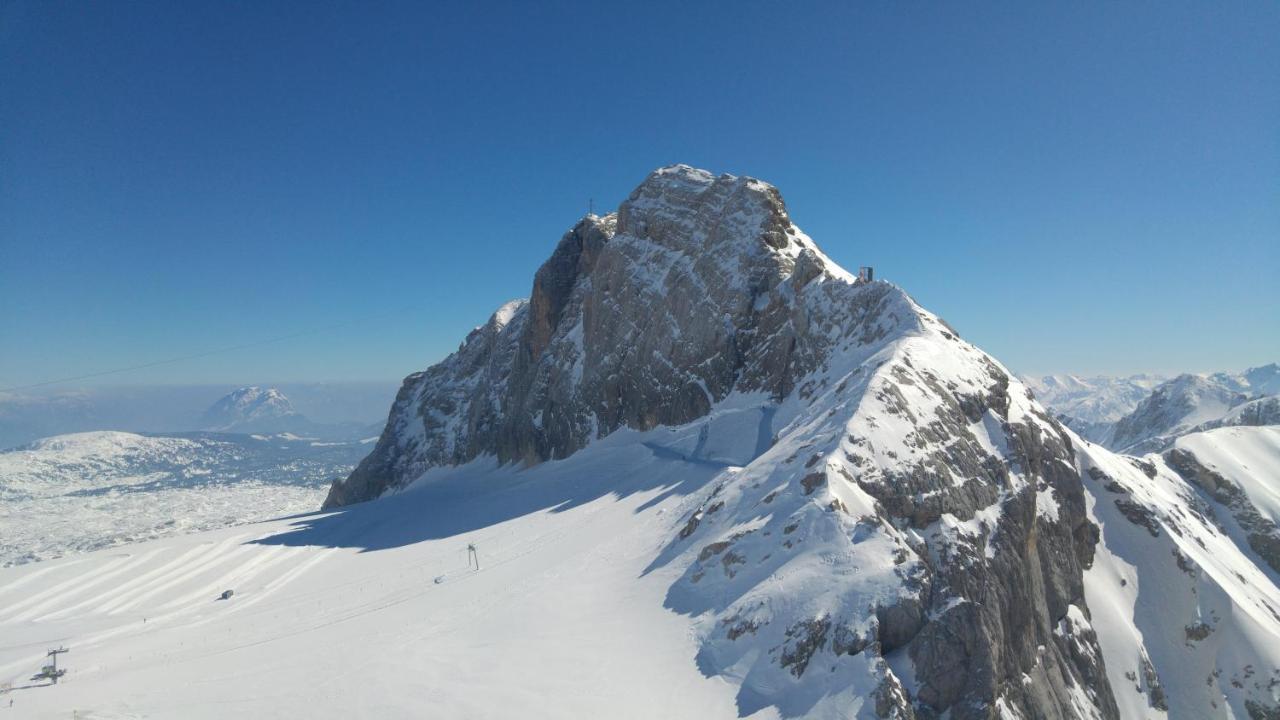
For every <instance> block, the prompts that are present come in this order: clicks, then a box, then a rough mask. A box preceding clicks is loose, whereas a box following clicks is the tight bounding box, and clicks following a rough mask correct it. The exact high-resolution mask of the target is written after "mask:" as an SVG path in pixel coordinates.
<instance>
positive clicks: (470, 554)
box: [467, 543, 480, 570]
mask: <svg viewBox="0 0 1280 720" xmlns="http://www.w3.org/2000/svg"><path fill="white" fill-rule="evenodd" d="M473 561H474V562H475V568H476V570H479V569H480V553H479V552H478V551H477V550H476V545H475V543H467V567H471V563H472V562H473Z"/></svg>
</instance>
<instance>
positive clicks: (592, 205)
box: [587, 198, 596, 215]
mask: <svg viewBox="0 0 1280 720" xmlns="http://www.w3.org/2000/svg"><path fill="white" fill-rule="evenodd" d="M587 214H588V215H595V214H596V199H595V198H587Z"/></svg>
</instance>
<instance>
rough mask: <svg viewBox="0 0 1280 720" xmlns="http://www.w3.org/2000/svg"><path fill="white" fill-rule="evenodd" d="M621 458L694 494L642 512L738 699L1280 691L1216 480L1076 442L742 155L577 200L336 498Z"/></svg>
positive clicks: (1264, 615) (1149, 706)
mask: <svg viewBox="0 0 1280 720" xmlns="http://www.w3.org/2000/svg"><path fill="white" fill-rule="evenodd" d="M637 452H643V453H645V454H648V453H652V454H653V455H654V456H655V457H657V458H662V459H664V460H665V464H664V465H663V467H665V468H666V470H664V471H663V472H665V473H666V476H664V477H658V478H654V479H653V481H654V482H655V483H660V484H661V485H662V486H664V487H667V488H668V490H667V493H668V494H683V495H686V496H687V497H686V498H685V500H684V501H683V502H682V503H681V504H680V506H679V507H680V510H679V512H678V513H672V514H662V511H660V510H651V509H650V510H646V508H650V506H651V503H646V504H645V505H643V506H641V507H640V508H639V509H638V510H637V511H636V512H637V513H638V515H637V520H636V522H637V523H647V525H645V527H652V528H655V529H654V530H653V532H656V533H659V536H660V537H661V540H660V545H659V547H658V549H657V550H656V551H655V555H654V557H653V559H652V563H651V565H650V567H649V570H647V571H646V575H647V574H648V573H650V572H658V571H663V572H666V573H672V574H673V581H672V582H671V585H670V587H669V589H668V591H667V593H666V599H665V605H666V607H667V608H668V609H670V610H672V611H674V612H676V613H678V614H681V615H684V616H687V617H688V618H690V622H692V624H693V626H694V628H695V634H696V637H697V644H698V650H697V652H696V657H693V658H690V661H691V662H696V665H697V668H698V670H700V671H701V672H702V674H703V675H705V676H709V677H719V678H722V679H724V680H725V681H727V682H730V683H732V684H734V686H735V687H737V688H738V690H737V705H738V710H739V712H740V714H741V715H743V716H745V715H749V714H751V713H754V712H756V711H757V710H762V709H765V708H770V707H772V708H776V710H777V712H778V714H780V715H781V716H782V717H788V718H790V717H799V716H805V717H808V716H813V717H819V716H820V717H828V716H841V717H868V718H870V717H879V718H929V719H932V718H940V717H947V718H951V719H952V720H962V719H967V718H994V717H1025V718H1032V717H1036V718H1118V717H1126V718H1128V717H1149V716H1150V717H1164V716H1166V714H1167V715H1168V716H1169V717H1187V718H1191V717H1227V716H1228V715H1227V714H1226V713H1228V712H1231V713H1234V714H1235V715H1234V716H1235V717H1249V716H1253V717H1270V715H1257V714H1256V713H1268V712H1270V713H1274V712H1277V711H1276V710H1275V709H1274V708H1275V707H1276V706H1277V704H1280V703H1277V700H1276V697H1275V695H1274V688H1275V687H1276V684H1277V683H1280V670H1277V671H1276V672H1275V673H1273V672H1272V669H1273V668H1280V663H1278V662H1277V660H1278V659H1280V657H1277V656H1278V654H1280V651H1277V650H1276V648H1277V647H1280V644H1277V642H1276V640H1280V591H1277V589H1276V586H1275V582H1274V577H1273V576H1272V575H1271V574H1269V573H1270V571H1269V569H1263V568H1260V567H1258V565H1257V564H1256V563H1255V561H1254V557H1256V556H1254V555H1251V554H1250V553H1251V552H1252V551H1250V550H1248V549H1247V548H1243V547H1242V546H1241V545H1240V544H1239V543H1238V542H1236V541H1235V540H1233V539H1232V538H1231V537H1230V536H1228V535H1227V534H1224V533H1223V532H1222V531H1221V530H1220V529H1219V528H1218V526H1217V525H1216V524H1215V523H1216V521H1215V520H1214V519H1213V517H1214V516H1213V513H1214V510H1213V508H1212V507H1211V505H1210V503H1209V502H1207V501H1206V500H1204V499H1203V498H1202V497H1201V496H1200V495H1198V494H1197V491H1196V490H1195V489H1194V487H1193V486H1192V485H1191V484H1190V483H1189V482H1188V481H1186V480H1185V479H1184V478H1182V477H1181V476H1180V475H1179V474H1178V472H1177V471H1176V470H1175V469H1173V468H1171V467H1169V466H1168V465H1167V464H1166V463H1165V462H1164V460H1163V459H1162V458H1160V457H1159V456H1150V457H1149V458H1148V459H1144V460H1141V461H1139V460H1137V459H1132V458H1122V457H1120V456H1116V455H1114V454H1112V453H1110V452H1108V451H1107V450H1105V449H1103V448H1100V447H1097V446H1094V445H1091V444H1089V443H1087V442H1085V441H1082V440H1080V439H1079V438H1078V437H1077V436H1076V435H1074V434H1073V433H1072V432H1071V431H1070V430H1068V429H1066V428H1064V427H1063V426H1062V425H1061V424H1060V423H1059V422H1058V421H1057V420H1056V419H1054V418H1053V417H1052V416H1051V415H1050V414H1049V413H1047V412H1046V411H1045V410H1044V409H1043V408H1042V407H1041V406H1040V405H1039V404H1038V403H1037V402H1036V401H1035V399H1034V397H1033V395H1032V393H1031V392H1030V391H1029V389H1028V388H1027V387H1026V386H1024V385H1023V384H1022V382H1021V381H1020V380H1019V379H1018V378H1016V377H1015V376H1013V375H1012V374H1011V373H1009V372H1008V371H1007V370H1006V369H1005V368H1004V367H1003V366H1002V365H1001V364H1000V363H998V362H997V361H995V360H994V359H993V358H991V357H990V356H988V355H987V354H985V353H983V352H982V351H981V350H979V349H978V348H976V347H974V346H973V345H971V344H969V343H967V342H965V341H964V340H963V339H961V338H960V337H959V336H958V334H957V333H956V331H955V330H953V329H952V328H951V327H949V326H948V325H947V324H946V323H945V322H943V321H942V320H941V319H939V318H938V317H937V316H935V315H933V314H932V313H930V312H928V311H926V310H924V309H923V308H921V307H920V306H919V305H917V304H916V303H915V302H914V301H913V300H912V299H911V298H910V297H909V296H908V295H907V293H906V292H904V291H903V290H902V289H900V288H898V287H896V286H894V285H892V284H890V283H888V282H884V281H865V280H862V279H855V278H854V277H853V276H851V275H850V274H849V273H847V272H846V271H844V270H843V269H841V268H840V267H838V266H837V265H836V264H835V263H833V262H832V261H831V260H830V259H829V258H827V257H826V256H825V255H824V254H823V253H822V252H821V251H820V250H819V249H818V247H817V246H816V245H815V244H814V243H813V241H812V240H810V239H809V237H808V236H806V235H805V234H804V233H803V232H801V231H800V230H799V229H798V228H797V227H796V226H795V225H794V224H793V223H792V221H791V219H790V217H789V215H788V213H787V210H786V207H785V205H784V203H783V201H782V197H781V195H780V194H779V193H778V191H777V190H776V189H775V188H774V187H773V186H771V185H769V184H767V183H764V182H761V181H759V180H755V179H752V178H747V177H735V176H732V175H720V176H716V175H713V174H711V173H708V172H706V171H703V170H697V169H694V168H691V167H688V166H684V165H677V166H673V167H667V168H662V169H659V170H657V171H655V172H653V173H652V174H651V175H650V176H649V177H648V178H646V179H645V181H644V182H643V183H642V184H641V185H640V186H639V187H638V188H636V190H635V191H634V192H632V193H631V195H630V197H628V198H627V200H626V201H625V202H623V203H622V205H621V206H620V207H619V208H618V211H617V212H616V213H615V214H610V215H605V216H603V217H596V216H587V217H586V218H583V219H582V220H581V221H579V222H578V223H577V224H576V225H575V226H574V227H573V228H572V229H571V230H570V231H569V232H568V233H566V234H565V235H564V237H563V238H562V239H561V240H560V243H559V244H558V246H557V247H556V249H555V251H554V252H553V253H552V255H551V257H550V258H549V259H548V260H547V261H546V263H544V264H543V266H542V267H541V268H540V269H539V270H538V272H537V274H536V275H535V277H534V282H533V291H532V294H531V296H530V298H529V299H528V300H517V301H514V302H511V303H508V304H506V305H504V306H503V307H502V308H500V309H499V310H498V311H497V312H496V313H495V314H494V315H493V316H492V317H491V318H490V319H489V321H488V322H487V323H485V324H484V325H482V326H481V327H479V328H476V329H475V330H474V331H472V332H471V333H470V335H468V337H467V338H466V340H465V342H464V343H463V344H462V346H461V347H460V348H459V350H458V351H457V352H456V353H454V354H453V355H450V356H449V357H448V358H446V359H445V360H444V361H442V362H441V363H439V364H437V365H435V366H433V367H431V368H429V369H427V370H426V371H424V372H421V373H416V374H414V375H411V376H409V377H408V378H407V379H406V380H405V382H404V385H403V387H402V388H401V390H400V393H399V395H398V397H397V398H396V400H395V403H394V404H393V406H392V408H391V412H390V417H389V418H388V421H387V425H386V429H385V430H384V431H383V433H382V436H381V438H380V439H379V441H378V444H377V446H376V448H375V449H374V451H373V452H372V454H370V456H369V457H367V458H366V459H365V460H364V461H363V462H362V463H361V464H360V466H359V467H358V468H357V469H356V470H355V471H354V472H353V473H352V474H351V476H350V477H348V478H347V479H345V480H343V481H338V482H335V483H334V485H333V487H332V489H331V490H330V493H329V496H328V498H327V500H326V502H325V508H327V509H331V508H337V507H340V506H343V505H347V504H350V503H356V502H360V501H364V500H371V499H374V498H379V497H382V496H386V495H393V494H395V493H397V492H399V491H401V490H405V489H407V488H409V487H410V486H411V485H422V486H423V487H427V486H432V485H437V484H439V483H442V482H445V481H448V480H450V479H451V478H452V477H455V476H456V477H462V478H467V479H468V480H469V481H471V482H474V483H476V485H475V487H476V488H477V489H483V488H490V487H492V486H491V485H489V484H487V482H486V481H485V480H484V478H485V477H487V476H488V475H487V474H494V473H498V472H499V471H500V470H501V471H502V472H506V471H507V470H508V469H510V468H512V467H526V468H527V467H531V466H539V468H538V470H539V472H538V475H539V476H541V477H544V478H545V477H546V475H547V474H548V473H552V472H554V468H551V469H548V468H547V467H546V466H547V465H552V466H554V465H555V463H550V462H548V461H561V460H563V461H564V462H563V467H564V468H565V472H569V471H570V469H571V468H573V467H576V466H586V467H589V468H593V469H594V472H605V473H608V472H611V471H610V470H609V468H617V469H618V471H619V474H620V475H621V474H622V473H623V469H624V468H625V467H626V463H628V462H635V460H634V458H635V457H636V455H635V453H637ZM458 466H465V467H461V468H460V467H458ZM495 466H496V469H495ZM501 466H506V467H505V468H503V467H501ZM698 473H701V475H699V474H698ZM494 477H496V475H494ZM708 477H709V479H707V478H708ZM693 478H701V479H700V480H697V481H695V480H694V479H693ZM618 492H623V490H622V488H621V486H620V487H619V490H618ZM442 496H443V497H445V498H448V497H449V495H448V493H442ZM408 500H409V499H408V496H407V495H406V502H408ZM386 502H396V498H394V497H392V498H388V499H387V501H386ZM654 502H657V501H656V500H655V501H654ZM646 513H647V514H646ZM672 515H676V516H675V517H672ZM1140 588H1141V589H1140ZM1149 588H1154V590H1155V594H1153V592H1152V590H1151V589H1149ZM1184 628H1186V630H1185V634H1184ZM1210 638H1211V639H1210ZM1268 638H1269V640H1268ZM1228 647H1229V648H1230V650H1228V649H1227V648H1228ZM1273 675H1275V677H1274V678H1273Z"/></svg>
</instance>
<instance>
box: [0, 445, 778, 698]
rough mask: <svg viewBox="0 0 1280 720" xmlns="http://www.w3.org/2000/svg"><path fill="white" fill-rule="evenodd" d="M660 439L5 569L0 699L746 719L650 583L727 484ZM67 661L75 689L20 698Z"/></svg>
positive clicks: (660, 583) (67, 681)
mask: <svg viewBox="0 0 1280 720" xmlns="http://www.w3.org/2000/svg"><path fill="white" fill-rule="evenodd" d="M657 439H660V438H658V436H656V435H652V434H651V435H649V436H637V435H635V434H634V433H630V432H620V433H615V434H614V436H611V437H610V438H608V439H606V440H604V441H601V442H599V443H596V444H594V445H593V446H592V447H591V448H588V449H587V450H584V451H582V452H580V453H577V454H575V455H574V456H572V457H570V458H568V459H566V460H563V461H558V462H552V463H546V464H544V465H542V466H539V467H536V468H533V469H529V470H525V471H516V470H513V469H512V468H496V467H495V466H494V465H493V464H492V462H491V461H486V460H480V461H476V462H474V463H472V464H470V465H468V466H465V467H460V468H449V469H444V470H436V471H432V472H431V473H429V474H428V477H426V478H424V479H423V481H422V482H421V483H420V484H419V485H418V486H415V487H414V488H412V489H410V490H407V491H405V492H403V493H400V494H399V495H397V496H396V497H395V498H390V499H387V500H383V501H378V502H374V503H366V504H364V505H360V506H356V507H353V508H350V509H347V510H346V511H344V512H342V513H338V514H329V515H325V514H315V515H309V516H304V517H300V518H294V519H282V520H274V521H269V522H265V523H260V524H255V525H249V526H243V527H237V528H228V529H224V530H219V531H213V532H207V533H200V534H195V535H188V536H185V537H178V538H168V539H164V540H159V541H154V542H148V543H142V544H136V545H131V546H128V547H125V548H113V549H110V550H105V551H100V552H95V553H91V554H88V555H84V556H80V557H76V558H67V559H63V560H55V561H49V562H44V563H38V564H32V565H26V566H21V567H16V568H7V569H3V570H0V638H2V640H0V682H4V681H11V682H12V683H13V685H14V686H15V687H19V688H23V689H19V690H16V691H15V692H14V693H13V695H12V696H11V697H13V698H14V699H15V710H16V711H17V713H18V714H17V715H15V717H34V718H65V717H70V716H71V714H72V710H76V711H78V712H79V716H80V717H111V718H142V717H148V718H153V717H155V718H159V717H182V718H225V717H253V718H273V717H279V718H286V717H288V718H292V717H317V718H320V717H324V718H328V717H333V718H337V717H344V718H345V717H378V718H401V717H403V718H416V717H422V716H423V713H424V711H425V710H424V708H429V709H430V711H429V714H430V716H432V717H448V718H488V717H510V716H512V714H513V713H516V712H517V709H518V714H519V715H520V716H521V717H528V718H562V717H619V718H631V717H634V718H642V717H644V718H650V717H672V718H709V717H737V716H738V711H737V709H736V706H735V700H734V696H735V692H736V688H735V686H734V684H733V683H731V682H728V681H726V680H723V679H720V678H707V677H704V676H703V675H702V674H701V673H700V672H699V671H698V669H697V666H696V665H695V664H694V663H693V662H692V658H693V656H694V654H695V652H696V647H697V638H696V634H695V628H694V621H693V619H692V618H690V617H688V616H684V615H680V614H677V613H674V612H671V611H670V610H667V609H664V607H663V596H664V594H665V593H666V592H667V588H668V586H669V585H670V584H671V582H672V580H673V579H674V578H675V577H676V576H677V575H678V574H679V572H680V571H681V568H682V564H680V563H677V564H673V565H671V566H668V567H663V568H656V569H652V570H649V569H647V567H648V565H649V564H650V563H651V562H652V560H653V557H654V556H655V554H657V553H658V552H659V550H660V549H661V547H662V545H664V544H665V543H666V542H667V541H668V540H669V538H670V536H671V531H672V529H673V526H674V525H675V524H676V523H678V522H679V521H680V518H681V515H682V514H683V513H684V511H685V510H686V509H687V508H689V506H690V504H691V503H692V502H693V501H694V500H695V498H694V496H692V495H691V493H692V492H693V491H695V490H697V489H698V488H700V487H702V486H703V485H705V484H706V483H707V482H708V481H709V480H710V479H711V478H712V477H714V476H716V475H717V474H718V473H721V472H723V470H721V469H720V468H718V467H715V466H712V465H706V464H698V463H690V462H686V461H684V460H680V459H676V458H669V457H660V456H659V455H657V454H655V453H654V452H653V451H652V450H650V449H649V448H648V447H646V446H645V445H644V444H642V443H643V442H644V441H647V440H657ZM468 543H474V544H475V545H476V547H477V549H478V553H479V560H480V568H481V569H480V570H478V571H475V570H471V569H468V563H467V554H466V546H467V544H468ZM225 589H233V590H234V591H235V594H234V596H233V597H232V598H231V599H230V600H225V601H223V600H217V599H216V598H217V597H218V595H219V594H220V593H222V591H223V590H225ZM59 643H61V644H64V645H66V646H67V647H69V648H71V653H69V654H68V655H65V656H63V657H62V658H61V659H60V665H63V666H66V667H68V668H69V674H68V675H67V676H66V677H65V678H64V680H63V681H62V682H61V683H60V684H59V685H57V686H56V687H47V686H46V687H31V688H24V687H23V686H26V685H30V684H33V683H31V682H30V681H29V678H30V676H31V675H32V674H33V673H34V672H36V671H37V670H38V669H39V667H40V665H41V664H42V663H43V659H44V651H45V650H46V649H47V648H46V646H47V645H49V646H52V645H57V644H59ZM757 717H776V713H775V712H774V711H772V710H766V711H763V712H761V713H758V714H757Z"/></svg>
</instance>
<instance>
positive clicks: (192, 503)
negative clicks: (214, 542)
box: [0, 431, 370, 565]
mask: <svg viewBox="0 0 1280 720" xmlns="http://www.w3.org/2000/svg"><path fill="white" fill-rule="evenodd" d="M369 447H370V446H369V445H367V444H361V443H358V442H320V441H315V440H310V439H305V438H296V437H293V436H282V435H275V436H267V435H256V436H250V435H225V434H214V433H189V434H184V435H174V436H162V435H139V434H135V433H124V432H108V431H103V432H88V433H76V434H72V435H59V436H57V437H52V438H46V439H44V440H40V441H37V442H35V443H32V444H30V445H28V446H25V447H23V448H18V449H15V450H8V451H4V452H0V528H3V532H0V565H12V564H16V563H23V562H31V561H34V560H46V559H49V558H54V557H59V556H62V555H65V554H69V553H78V552H85V551H88V550H95V549H98V548H102V547H109V546H112V545H119V544H122V543H128V542H136V541H139V540H146V539H150V538H157V537H164V536H167V535H173V534H181V533H187V532H195V531H199V530H208V529H212V528H218V527H223V526H226V525H237V524H242V523H246V522H252V521H255V520H261V519H264V518H269V517H276V516H279V515H284V514H288V513H296V512H305V511H308V510H312V509H314V508H315V507H316V505H317V504H318V503H319V502H320V500H321V499H323V497H324V487H325V486H326V485H327V483H328V482H330V481H331V480H332V479H333V478H334V477H336V476H340V475H342V474H344V473H346V472H349V471H350V469H351V468H352V467H353V466H354V465H355V463H356V462H358V461H359V460H360V458H361V457H362V456H363V455H364V454H365V453H366V452H367V451H368V448H369Z"/></svg>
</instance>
